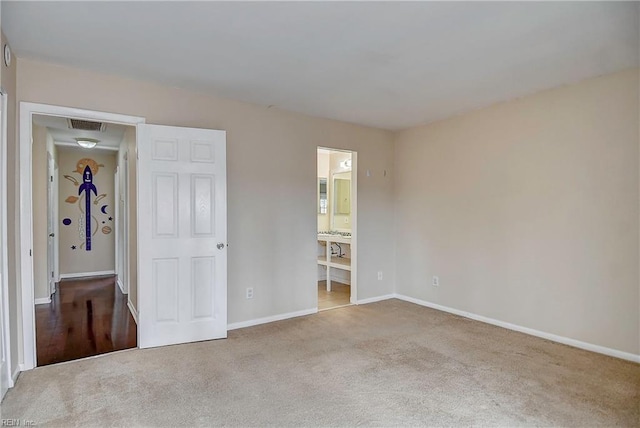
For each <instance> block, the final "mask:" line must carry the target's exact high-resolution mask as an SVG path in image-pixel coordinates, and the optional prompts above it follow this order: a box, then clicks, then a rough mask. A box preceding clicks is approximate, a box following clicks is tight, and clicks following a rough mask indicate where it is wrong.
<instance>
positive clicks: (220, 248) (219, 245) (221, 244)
mask: <svg viewBox="0 0 640 428" xmlns="http://www.w3.org/2000/svg"><path fill="white" fill-rule="evenodd" d="M216 247H218V250H222V249H223V248H224V244H223V243H222V242H218V245H216Z"/></svg>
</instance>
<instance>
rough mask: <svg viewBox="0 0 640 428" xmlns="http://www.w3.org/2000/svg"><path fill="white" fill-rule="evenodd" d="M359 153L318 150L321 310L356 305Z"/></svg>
mask: <svg viewBox="0 0 640 428" xmlns="http://www.w3.org/2000/svg"><path fill="white" fill-rule="evenodd" d="M356 164H357V154H356V152H353V151H349V150H339V149H332V148H326V147H318V150H317V217H318V229H317V259H318V276H317V290H318V310H319V311H323V310H328V309H335V308H339V307H343V306H348V305H351V304H354V303H356V301H357V298H356V295H357V283H356V278H357V269H356V268H357V266H356V260H357V257H356V254H357V240H356V237H357V233H356V231H357V215H356V213H357V169H356V167H357V166H356Z"/></svg>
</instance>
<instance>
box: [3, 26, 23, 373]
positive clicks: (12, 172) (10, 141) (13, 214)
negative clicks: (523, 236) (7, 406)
mask: <svg viewBox="0 0 640 428" xmlns="http://www.w3.org/2000/svg"><path fill="white" fill-rule="evenodd" d="M5 43H8V41H7V39H6V37H5V35H4V34H2V43H1V44H2V46H4V45H5ZM0 64H1V65H0V68H1V69H2V74H1V79H2V89H3V90H4V91H6V93H7V98H8V102H7V104H8V105H7V107H8V109H7V225H8V234H7V248H8V249H9V251H8V263H9V272H8V275H7V276H8V281H9V330H10V335H11V338H10V339H11V372H12V373H14V372H15V371H16V369H17V367H18V364H19V362H20V360H21V358H22V356H21V355H20V351H19V350H20V349H21V348H22V336H21V332H20V322H21V320H22V308H21V306H20V305H21V301H20V294H19V290H18V287H17V284H18V282H19V266H20V258H19V256H18V253H17V251H16V248H17V246H16V238H17V231H18V228H19V225H20V223H19V222H20V209H19V203H18V182H17V180H16V177H18V142H17V124H18V122H17V114H16V92H17V61H16V58H15V57H14V58H13V61H12V62H11V66H10V67H7V66H5V64H4V61H0Z"/></svg>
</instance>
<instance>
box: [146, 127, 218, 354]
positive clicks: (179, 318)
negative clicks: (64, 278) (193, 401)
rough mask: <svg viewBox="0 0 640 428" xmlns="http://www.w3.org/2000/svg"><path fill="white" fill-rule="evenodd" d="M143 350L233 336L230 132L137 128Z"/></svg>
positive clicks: (174, 128) (173, 128)
mask: <svg viewBox="0 0 640 428" xmlns="http://www.w3.org/2000/svg"><path fill="white" fill-rule="evenodd" d="M137 142H138V319H139V324H138V346H139V347H141V348H149V347H154V346H163V345H171V344H176V343H186V342H195V341H200V340H209V339H219V338H225V337H227V248H226V242H227V241H226V240H227V218H226V216H227V215H226V211H227V202H226V200H227V197H226V133H225V132H224V131H214V130H209V129H192V128H176V127H170V126H159V125H146V124H145V125H138V133H137Z"/></svg>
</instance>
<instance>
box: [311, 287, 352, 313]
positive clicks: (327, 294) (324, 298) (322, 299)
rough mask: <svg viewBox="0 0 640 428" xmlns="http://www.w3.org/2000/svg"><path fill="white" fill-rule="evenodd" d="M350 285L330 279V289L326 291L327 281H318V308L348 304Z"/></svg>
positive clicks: (323, 308) (320, 309)
mask: <svg viewBox="0 0 640 428" xmlns="http://www.w3.org/2000/svg"><path fill="white" fill-rule="evenodd" d="M350 297H351V287H350V286H348V285H346V284H342V283H340V282H336V281H331V291H327V281H318V310H319V311H322V310H325V309H331V308H335V307H338V306H345V305H348V304H349V303H350V302H349V299H350Z"/></svg>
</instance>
